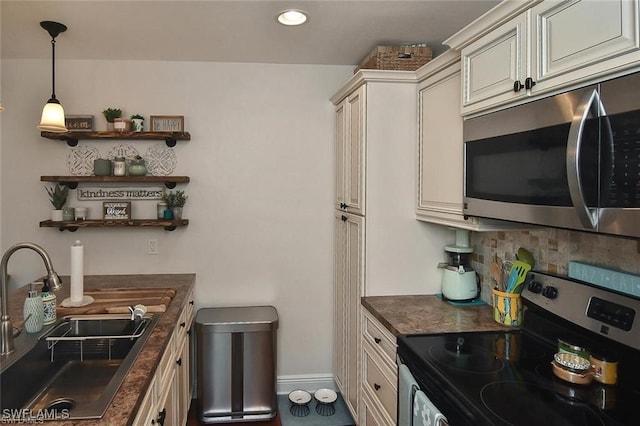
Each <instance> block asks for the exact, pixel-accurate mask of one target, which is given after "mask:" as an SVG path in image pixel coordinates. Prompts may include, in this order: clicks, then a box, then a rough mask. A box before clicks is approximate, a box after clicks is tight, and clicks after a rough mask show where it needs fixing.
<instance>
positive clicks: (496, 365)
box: [398, 272, 640, 426]
mask: <svg viewBox="0 0 640 426" xmlns="http://www.w3.org/2000/svg"><path fill="white" fill-rule="evenodd" d="M522 298H523V304H524V307H525V313H524V320H523V326H522V327H521V328H520V329H513V330H506V331H498V332H469V333H444V334H429V335H402V336H399V338H398V355H399V357H400V359H401V360H402V362H404V363H405V364H406V365H407V367H408V368H409V370H410V371H411V373H412V375H413V376H414V378H415V380H416V381H417V383H418V386H419V387H420V389H421V390H423V391H424V392H425V394H426V395H427V397H428V398H429V399H430V400H431V402H432V403H433V404H434V406H435V407H437V409H438V410H440V411H441V412H442V413H443V414H444V415H445V416H446V417H447V419H448V423H449V425H452V426H459V425H474V426H476V425H517V426H528V425H536V426H540V425H544V426H551V425H562V426H568V425H580V426H587V425H632V424H633V425H636V424H640V405H639V404H640V385H639V383H640V373H639V371H640V325H639V324H638V321H640V319H638V312H639V311H640V299H638V298H634V297H631V296H628V295H625V294H622V293H617V292H613V291H609V290H605V289H602V288H599V287H595V286H591V285H589V284H586V283H583V282H579V281H575V280H570V279H567V278H562V277H558V276H554V275H549V274H543V273H540V272H531V273H529V275H528V277H527V282H526V283H525V290H524V291H523V293H522ZM558 339H562V340H563V341H564V342H571V343H572V344H574V345H577V346H581V347H583V348H586V349H587V350H588V351H590V353H592V354H594V355H595V354H596V353H597V354H598V357H600V358H605V359H607V360H608V361H609V362H612V361H616V362H617V381H616V383H615V384H614V385H605V384H602V383H600V382H598V381H596V380H593V381H592V382H591V383H590V384H574V383H570V382H568V381H565V380H563V379H560V378H558V377H556V375H555V374H554V372H553V368H552V361H553V359H554V354H555V353H557V352H558Z"/></svg>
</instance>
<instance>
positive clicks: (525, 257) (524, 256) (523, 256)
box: [516, 247, 536, 268]
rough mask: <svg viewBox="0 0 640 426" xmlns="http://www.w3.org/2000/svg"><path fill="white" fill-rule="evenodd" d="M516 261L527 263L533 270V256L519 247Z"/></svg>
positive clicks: (534, 262)
mask: <svg viewBox="0 0 640 426" xmlns="http://www.w3.org/2000/svg"><path fill="white" fill-rule="evenodd" d="M516 259H518V260H519V261H521V262H524V263H528V264H529V265H531V268H533V267H534V266H535V264H536V261H535V260H534V258H533V254H531V252H530V251H529V250H527V249H526V248H524V247H520V248H519V249H518V253H517V254H516Z"/></svg>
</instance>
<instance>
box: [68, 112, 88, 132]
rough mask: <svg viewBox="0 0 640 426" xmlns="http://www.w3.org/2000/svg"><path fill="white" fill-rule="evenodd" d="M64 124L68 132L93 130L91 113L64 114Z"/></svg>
mask: <svg viewBox="0 0 640 426" xmlns="http://www.w3.org/2000/svg"><path fill="white" fill-rule="evenodd" d="M64 124H65V126H67V129H69V131H70V132H90V131H92V130H93V115H65V116H64Z"/></svg>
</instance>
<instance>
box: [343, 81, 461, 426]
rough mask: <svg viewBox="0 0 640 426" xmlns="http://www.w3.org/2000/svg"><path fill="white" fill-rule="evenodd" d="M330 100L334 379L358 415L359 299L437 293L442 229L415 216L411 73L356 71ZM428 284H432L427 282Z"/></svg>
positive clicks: (360, 389)
mask: <svg viewBox="0 0 640 426" xmlns="http://www.w3.org/2000/svg"><path fill="white" fill-rule="evenodd" d="M331 101H332V102H333V104H334V105H335V106H336V109H335V149H336V153H335V154H336V156H335V158H336V182H335V184H336V198H335V215H334V216H335V291H334V298H335V305H334V309H335V311H334V323H335V329H334V378H335V381H336V384H337V386H338V388H339V389H340V391H341V392H342V395H343V396H344V399H345V401H346V403H347V406H348V407H349V409H350V410H351V413H352V415H353V416H354V419H356V420H358V407H359V405H360V401H361V398H362V395H361V392H369V390H367V388H366V386H365V385H364V384H363V377H362V354H361V352H362V347H361V346H362V345H361V341H360V336H361V331H362V330H361V329H362V325H361V315H362V309H361V304H360V299H361V297H362V296H373V295H389V294H425V293H435V292H436V291H434V290H437V287H439V275H438V271H437V270H436V264H437V262H438V261H440V258H441V257H442V256H443V254H442V253H443V252H442V247H443V246H444V245H446V243H448V242H450V241H449V239H450V238H449V237H450V235H449V232H447V230H446V229H443V228H440V227H437V226H433V225H431V224H426V223H421V222H419V221H417V220H416V217H415V180H416V164H417V159H416V148H415V147H416V139H417V131H416V114H417V91H416V78H415V73H414V72H409V71H378V70H361V71H359V72H358V73H356V74H355V75H354V76H353V77H352V78H351V79H350V80H349V81H348V82H347V84H346V85H345V86H344V87H343V88H342V89H341V90H340V91H338V93H336V94H335V95H334V96H333V97H332V98H331ZM436 276H437V277H438V278H435V277H436ZM434 281H437V287H436V288H433V287H431V288H429V285H430V284H431V285H433V282H434ZM389 381H390V382H391V383H393V385H392V386H396V384H395V383H396V381H395V380H393V378H390V380H389ZM363 388H364V390H363ZM371 392H375V390H371Z"/></svg>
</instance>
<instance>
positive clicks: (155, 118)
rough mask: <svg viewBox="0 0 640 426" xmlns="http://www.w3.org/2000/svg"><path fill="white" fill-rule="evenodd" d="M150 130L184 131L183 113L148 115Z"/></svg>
mask: <svg viewBox="0 0 640 426" xmlns="http://www.w3.org/2000/svg"><path fill="white" fill-rule="evenodd" d="M149 130H151V131H152V132H184V115H152V116H150V117H149Z"/></svg>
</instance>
